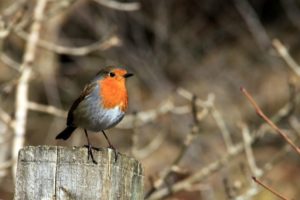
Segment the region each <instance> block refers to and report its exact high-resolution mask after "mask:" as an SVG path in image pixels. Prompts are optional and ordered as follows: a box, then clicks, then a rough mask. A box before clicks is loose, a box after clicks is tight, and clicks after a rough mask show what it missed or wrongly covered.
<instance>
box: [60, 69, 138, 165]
mask: <svg viewBox="0 0 300 200" xmlns="http://www.w3.org/2000/svg"><path fill="white" fill-rule="evenodd" d="M132 75H133V74H132V73H129V72H127V70H126V69H125V68H124V67H115V66H107V67H104V68H102V69H101V70H100V71H99V72H98V73H97V74H96V76H95V77H94V78H93V79H92V80H91V81H90V82H89V83H87V84H86V85H85V87H84V89H83V90H82V91H81V93H80V95H79V97H78V98H77V99H76V100H75V101H74V102H73V104H72V105H71V107H70V109H69V112H68V116H67V122H66V128H65V129H64V130H63V131H61V132H60V133H59V134H58V135H57V136H56V139H62V140H67V139H68V138H69V137H70V136H71V135H72V133H73V132H74V131H75V130H76V129H77V128H82V129H83V130H84V133H85V136H86V140H87V143H88V144H87V145H85V147H87V148H88V160H89V158H90V157H91V159H92V161H93V163H95V164H97V162H96V160H95V159H94V156H93V152H92V149H95V150H99V148H95V147H93V146H92V145H91V142H90V140H89V136H88V132H87V131H92V132H100V131H101V132H102V133H103V135H104V137H105V139H106V141H107V142H108V145H109V148H111V149H113V150H114V152H115V159H117V152H116V149H115V147H114V146H113V145H112V144H111V142H110V141H109V139H108V137H107V135H106V133H105V130H107V129H110V128H112V127H114V126H116V125H117V124H118V123H119V122H120V121H121V120H122V119H123V117H124V116H125V112H126V110H127V108H128V93H127V88H126V80H127V78H129V77H131V76H132Z"/></svg>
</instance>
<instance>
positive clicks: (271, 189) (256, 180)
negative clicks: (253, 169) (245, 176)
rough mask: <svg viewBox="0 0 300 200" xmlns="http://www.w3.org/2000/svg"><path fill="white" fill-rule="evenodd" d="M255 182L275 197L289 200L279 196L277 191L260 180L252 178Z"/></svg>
mask: <svg viewBox="0 0 300 200" xmlns="http://www.w3.org/2000/svg"><path fill="white" fill-rule="evenodd" d="M252 179H253V181H255V182H256V183H257V184H259V185H261V186H262V187H264V188H265V189H266V190H268V191H270V192H271V193H273V194H274V195H275V196H277V197H278V198H280V199H282V200H288V198H286V197H284V196H283V195H281V194H279V193H278V192H277V191H275V190H274V189H273V188H271V187H270V186H267V185H266V184H264V183H262V182H261V181H260V180H258V179H257V178H256V177H252Z"/></svg>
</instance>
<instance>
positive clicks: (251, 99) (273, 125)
mask: <svg viewBox="0 0 300 200" xmlns="http://www.w3.org/2000/svg"><path fill="white" fill-rule="evenodd" d="M241 91H242V93H243V94H244V95H245V96H246V97H247V99H248V100H249V101H250V103H251V104H252V106H253V107H254V108H255V111H256V113H257V115H258V116H260V117H261V118H262V119H264V120H265V121H266V122H267V124H269V125H270V126H271V127H272V128H273V129H274V130H275V131H276V132H277V133H279V134H280V135H281V136H282V137H283V139H284V140H285V141H286V142H288V143H289V144H290V145H291V146H292V147H293V149H294V150H295V151H296V152H297V153H298V154H300V148H299V147H297V146H296V145H295V144H294V142H293V141H292V140H291V139H290V138H289V137H288V136H287V134H286V133H285V132H283V131H282V130H281V129H280V128H279V127H278V126H276V124H274V123H273V122H272V121H271V120H270V119H269V118H268V117H267V116H266V115H265V114H264V113H263V111H262V110H261V109H260V107H259V106H258V105H257V103H256V102H255V100H254V99H253V97H252V96H251V95H250V94H249V93H248V91H247V90H246V89H245V88H243V87H241Z"/></svg>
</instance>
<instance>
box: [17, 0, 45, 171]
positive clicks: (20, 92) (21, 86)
mask: <svg viewBox="0 0 300 200" xmlns="http://www.w3.org/2000/svg"><path fill="white" fill-rule="evenodd" d="M46 4H47V0H39V1H37V5H36V7H35V9H34V17H33V18H34V19H33V20H34V22H33V24H32V26H31V30H30V35H29V38H28V41H27V44H26V49H25V54H24V57H23V62H22V65H21V67H20V69H21V70H22V71H21V77H20V80H19V82H18V85H17V89H16V113H15V117H16V120H15V126H14V132H15V138H14V140H13V145H12V152H13V153H12V158H13V160H16V159H17V157H18V152H19V150H20V149H21V148H22V147H23V146H24V141H25V133H26V121H27V109H28V84H29V79H30V76H31V71H32V69H31V67H32V64H33V61H34V59H35V53H36V46H37V42H38V40H39V32H40V28H41V21H42V19H43V14H44V10H45V7H46ZM15 172H16V165H14V167H13V173H14V175H15ZM14 177H15V176H14Z"/></svg>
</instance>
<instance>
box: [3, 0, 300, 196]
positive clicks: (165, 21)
mask: <svg viewBox="0 0 300 200" xmlns="http://www.w3.org/2000/svg"><path fill="white" fill-rule="evenodd" d="M37 2H39V1H34V0H15V1H12V0H1V1H0V49H1V51H0V119H1V120H0V199H5V200H6V199H12V198H13V192H14V167H15V165H16V160H15V159H16V152H17V151H18V150H19V148H21V147H22V146H23V145H62V146H82V145H84V144H85V143H86V140H85V137H84V134H83V131H82V130H77V132H76V134H73V135H72V137H71V139H70V140H68V141H66V142H65V141H56V140H55V136H56V135H57V134H58V132H60V131H61V130H62V129H63V128H64V126H65V121H66V119H65V117H66V111H67V110H68V109H69V107H70V105H71V104H72V102H73V101H74V99H76V98H77V96H78V95H79V93H80V91H81V90H82V88H83V87H84V85H85V84H86V83H87V82H88V81H89V80H91V78H92V77H93V76H95V74H96V73H97V72H98V71H99V69H101V68H102V67H103V66H107V65H117V66H126V67H127V69H128V70H129V71H131V72H133V73H134V74H135V76H134V77H133V78H130V79H129V80H128V82H127V86H128V90H129V111H128V114H127V116H126V117H125V119H124V120H123V122H122V123H121V124H120V125H119V126H118V127H117V128H113V129H111V130H109V131H108V133H109V137H110V140H111V142H112V143H113V144H114V146H115V147H117V149H118V150H119V151H120V152H122V153H123V154H127V155H131V156H133V157H135V158H136V159H138V160H139V161H140V162H141V163H142V165H143V167H144V170H145V173H144V175H145V194H147V199H174V200H175V199H188V200H190V199H191V200H193V199H203V200H210V199H255V200H268V199H275V196H273V194H272V193H271V192H269V191H268V190H266V189H264V188H263V187H261V186H260V185H258V184H256V183H255V182H254V181H253V180H252V178H251V177H252V176H255V177H257V178H258V179H259V180H261V181H262V182H264V183H265V184H267V185H269V186H271V187H272V188H273V189H274V190H275V191H277V192H279V193H281V194H283V195H285V196H287V197H289V198H294V199H297V197H298V198H299V197H300V181H299V180H300V173H299V167H300V156H299V154H297V153H296V152H294V151H293V150H292V149H290V148H289V146H288V145H287V142H286V141H285V140H283V139H282V137H280V135H278V134H277V133H276V132H275V131H273V130H272V129H271V128H269V127H268V126H267V125H266V124H265V123H264V121H263V120H262V119H261V118H260V117H259V116H257V115H256V113H255V110H254V109H253V107H252V106H251V104H250V103H249V102H248V100H247V98H245V96H244V95H243V94H242V93H241V91H240V87H241V86H243V87H245V88H247V90H248V91H249V92H250V93H251V94H252V95H253V97H254V99H255V100H256V101H257V103H258V104H259V105H260V106H261V108H262V110H263V111H264V112H265V113H266V115H267V116H270V117H271V119H272V120H274V121H275V122H276V123H277V125H278V126H279V127H280V128H282V129H283V130H284V131H285V132H286V133H287V134H288V136H289V137H290V138H292V139H293V140H295V143H296V144H297V139H298V138H299V136H300V134H299V130H300V129H299V127H300V122H299V114H300V113H299V109H298V104H299V98H298V96H299V86H300V83H299V76H300V73H299V71H300V69H299V66H298V64H297V61H298V62H300V40H299V34H300V1H298V0H231V1H218V0H203V1H197V0H189V1H186V0H168V1H164V0H163V1H160V0H142V1H129V0H48V2H47V5H46V7H45V9H44V10H43V12H42V16H43V19H42V21H38V20H36V18H35V17H34V12H35V10H36V5H37ZM33 24H39V25H40V26H41V27H40V30H39V31H38V32H39V38H38V41H37V42H36V43H35V42H34V40H32V38H31V35H32V25H33ZM30 44H33V45H32V46H34V47H35V50H34V51H31V54H30V50H28V46H30ZM28 52H29V53H28ZM26 54H27V55H28V54H29V55H31V56H33V57H32V60H30V58H28V57H27V58H26V56H24V55H26ZM26 69H29V70H30V71H31V75H30V77H29V79H27V82H26V81H25V85H27V86H28V93H27V92H26V90H25V93H22V92H20V90H21V91H22V85H23V84H22V83H24V82H22V81H20V80H23V79H22V77H23V78H24V77H25V79H26V75H24V74H25V71H26ZM20 87H21V89H20ZM18 91H19V92H18ZM22 102H23V104H24V102H25V106H26V107H25V109H23V110H25V112H26V111H28V113H27V115H25V116H23V118H22V116H21V117H20V116H19V117H17V116H18V110H19V109H21V110H22V108H20V104H21V105H22ZM21 107H22V106H21ZM16 115H17V116H16ZM24 118H25V120H24ZM22 120H23V122H24V121H25V122H24V123H22ZM22 128H23V129H24V130H23V131H22ZM17 133H18V134H17ZM16 135H17V136H16ZM20 135H21V136H20ZM18 138H19V139H18ZM20 138H23V139H24V143H22V142H21V143H18V142H16V141H18V140H20ZM91 138H92V143H93V144H94V145H95V146H102V147H106V146H107V144H106V141H105V139H104V137H103V136H102V134H91ZM298 144H299V142H298ZM178 185H180V187H179V186H178ZM176 186H178V187H176Z"/></svg>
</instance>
